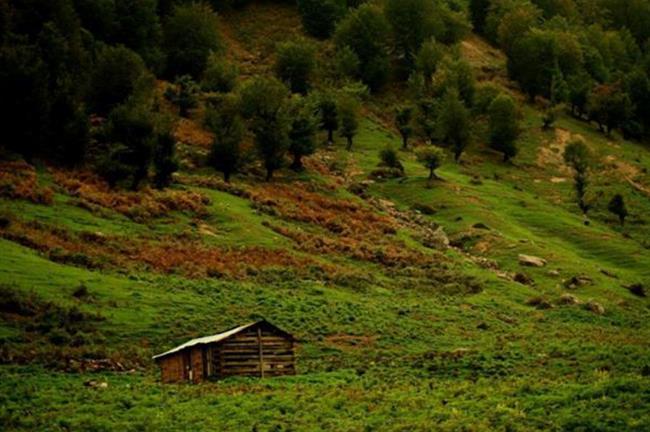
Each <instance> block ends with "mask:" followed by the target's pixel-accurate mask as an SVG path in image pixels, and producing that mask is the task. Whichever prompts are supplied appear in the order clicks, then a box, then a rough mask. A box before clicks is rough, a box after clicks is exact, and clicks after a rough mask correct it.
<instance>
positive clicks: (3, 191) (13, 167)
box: [0, 161, 54, 204]
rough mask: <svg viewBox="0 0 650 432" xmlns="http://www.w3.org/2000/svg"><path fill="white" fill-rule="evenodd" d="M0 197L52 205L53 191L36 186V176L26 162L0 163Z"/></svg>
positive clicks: (34, 171)
mask: <svg viewBox="0 0 650 432" xmlns="http://www.w3.org/2000/svg"><path fill="white" fill-rule="evenodd" d="M0 197H4V198H11V199H26V200H29V201H31V202H34V203H37V204H52V199H53V197H54V191H53V190H52V188H49V187H42V186H40V185H39V184H38V175H37V173H36V170H35V169H34V167H33V166H31V165H29V164H28V163H27V162H23V161H16V162H0Z"/></svg>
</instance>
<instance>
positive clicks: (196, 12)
mask: <svg viewBox="0 0 650 432" xmlns="http://www.w3.org/2000/svg"><path fill="white" fill-rule="evenodd" d="M164 36H165V38H164V40H165V45H164V47H165V50H166V53H167V76H168V77H169V78H174V77H176V76H180V75H190V76H191V77H192V78H194V79H199V78H201V76H202V75H203V71H204V70H205V68H206V65H207V62H208V57H209V56H210V54H211V53H213V52H218V51H220V50H221V49H222V48H223V42H222V40H221V36H220V35H219V31H218V22H217V17H216V15H215V14H214V12H213V11H212V8H211V7H210V6H208V5H207V4H205V3H188V4H181V5H178V6H176V7H175V8H174V12H173V13H172V15H171V16H170V17H169V18H168V19H167V21H166V22H165V25H164Z"/></svg>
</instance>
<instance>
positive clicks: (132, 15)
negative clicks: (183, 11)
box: [100, 0, 163, 72]
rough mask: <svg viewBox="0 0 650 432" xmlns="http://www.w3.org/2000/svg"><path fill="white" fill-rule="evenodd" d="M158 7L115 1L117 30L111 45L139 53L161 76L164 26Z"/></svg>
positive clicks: (153, 1) (153, 2)
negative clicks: (161, 23) (117, 45)
mask: <svg viewBox="0 0 650 432" xmlns="http://www.w3.org/2000/svg"><path fill="white" fill-rule="evenodd" d="M100 3H101V2H100ZM157 3H158V2H157V0H137V1H134V0H115V15H114V16H115V26H114V29H113V33H112V37H111V38H110V40H109V41H110V42H112V43H114V44H123V45H125V46H126V47H128V48H130V49H132V50H133V51H135V52H137V53H138V54H139V55H140V57H142V59H143V60H144V61H145V63H146V64H147V65H148V66H149V67H150V68H151V69H152V70H154V71H158V72H160V69H161V68H162V64H163V54H162V51H161V48H160V43H161V41H162V26H161V25H160V19H159V18H158V11H157V6H158V4H157Z"/></svg>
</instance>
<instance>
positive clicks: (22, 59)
mask: <svg viewBox="0 0 650 432" xmlns="http://www.w3.org/2000/svg"><path fill="white" fill-rule="evenodd" d="M0 64H1V65H2V67H0V92H1V94H2V99H0V116H1V117H0V118H2V125H3V127H2V129H3V131H2V133H3V138H2V140H0V147H4V148H6V149H7V150H10V151H13V152H17V153H20V154H21V155H23V156H24V157H25V159H27V160H30V159H31V158H32V157H33V156H35V155H36V154H38V153H39V152H41V151H42V149H43V147H44V145H45V142H46V138H47V133H48V127H47V126H48V121H49V117H50V113H51V111H50V109H51V101H50V93H49V88H48V70H47V66H46V64H45V63H44V62H43V60H42V59H41V58H40V56H39V55H38V51H37V50H36V49H35V48H34V47H32V46H25V45H14V46H11V45H7V46H1V47H0Z"/></svg>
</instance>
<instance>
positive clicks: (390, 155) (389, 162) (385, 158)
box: [379, 146, 404, 171]
mask: <svg viewBox="0 0 650 432" xmlns="http://www.w3.org/2000/svg"><path fill="white" fill-rule="evenodd" d="M379 159H380V161H381V162H380V166H385V167H388V168H396V169H399V170H401V171H404V166H403V165H402V162H401V161H400V160H399V153H398V152H397V150H395V148H394V147H390V146H389V147H386V148H385V149H383V150H382V151H380V152H379Z"/></svg>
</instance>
